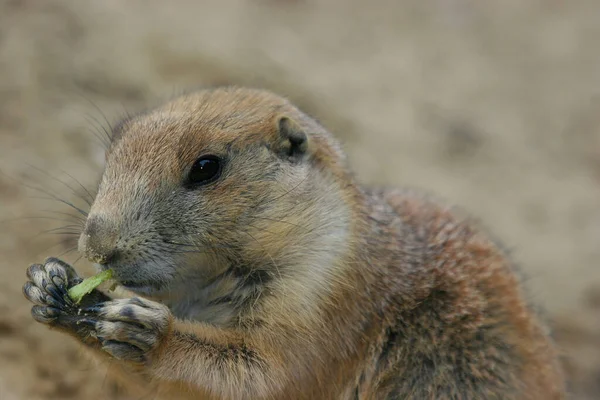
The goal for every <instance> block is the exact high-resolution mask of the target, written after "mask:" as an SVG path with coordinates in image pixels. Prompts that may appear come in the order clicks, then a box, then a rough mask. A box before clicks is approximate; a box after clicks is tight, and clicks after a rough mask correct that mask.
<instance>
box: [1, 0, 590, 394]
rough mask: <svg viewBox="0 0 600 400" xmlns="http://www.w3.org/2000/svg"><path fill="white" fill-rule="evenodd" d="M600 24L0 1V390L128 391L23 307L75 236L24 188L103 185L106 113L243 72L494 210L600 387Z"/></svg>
mask: <svg viewBox="0 0 600 400" xmlns="http://www.w3.org/2000/svg"><path fill="white" fill-rule="evenodd" d="M599 41H600V2H598V1H596V0H588V1H585V0H583V1H568V2H567V1H559V0H539V1H536V0H530V1H517V0H504V1H496V2H482V1H475V0H472V1H469V0H436V1H433V0H432V1H427V2H425V1H404V2H398V1H371V2H366V1H362V0H353V1H348V0H345V1H342V0H328V1H321V2H319V1H316V0H312V1H308V0H305V1H302V0H296V1H292V0H287V1H284V0H279V1H275V0H271V1H266V0H263V1H259V0H255V1H242V0H239V1H224V0H222V1H183V0H178V1H173V2H167V1H159V0H154V1H143V2H142V1H117V0H104V1H101V2H98V1H82V0H64V1H57V0H46V1H41V0H38V1H35V0H28V1H26V0H21V1H19V0H12V1H9V0H2V1H0V171H1V172H2V173H1V174H0V221H2V222H0V255H1V257H0V399H2V400H4V399H69V398H72V399H81V398H86V399H117V398H123V399H125V398H127V397H126V396H125V395H124V394H122V393H121V391H119V390H118V389H117V388H116V386H115V385H114V384H113V383H112V382H111V381H110V380H107V379H105V374H104V373H103V370H102V368H101V367H99V366H97V365H95V364H92V363H90V362H88V361H84V360H83V359H82V358H81V355H80V352H79V350H78V348H77V347H76V346H75V345H74V344H73V343H72V342H71V341H70V340H69V339H68V338H66V337H63V336H61V335H59V334H56V333H53V332H49V331H48V330H46V329H45V328H44V327H42V326H39V325H37V324H36V323H34V322H33V320H32V319H31V317H30V315H29V308H30V307H29V304H27V302H26V301H25V300H24V299H23V297H22V295H21V286H22V284H23V283H24V272H25V268H26V267H27V265H28V264H30V263H32V262H36V261H37V262H39V261H40V260H42V259H43V258H44V257H46V256H49V255H58V254H61V253H63V252H65V251H66V250H68V249H70V248H71V247H72V246H73V243H74V242H73V239H72V238H71V237H69V236H60V235H52V234H42V235H39V233H40V232H41V231H44V230H48V229H52V228H54V227H57V226H60V225H61V224H63V223H62V222H60V221H55V220H52V219H42V218H37V217H39V216H45V217H50V218H61V216H60V215H57V214H55V215H52V214H49V213H47V212H46V211H44V210H57V211H61V212H67V211H68V207H66V206H64V205H62V204H60V203H56V202H53V201H52V200H47V199H40V198H39V197H40V196H42V197H48V195H43V194H42V195H40V194H39V192H36V191H35V190H32V189H30V188H28V186H35V187H45V188H46V190H50V191H51V192H52V193H56V194H57V195H58V196H60V197H62V198H66V199H69V200H73V201H76V202H77V201H78V200H77V199H76V197H75V196H74V194H73V193H71V192H70V190H69V189H68V188H66V187H65V186H64V185H62V184H61V183H59V182H58V181H56V180H54V179H53V178H51V177H50V176H53V177H58V178H60V179H64V180H67V181H69V180H70V179H71V178H70V177H69V176H68V175H67V174H69V175H72V176H73V177H74V178H76V179H77V180H79V181H81V182H82V183H83V184H84V185H86V186H87V187H90V188H93V187H94V185H95V182H96V180H97V178H98V176H99V173H100V171H101V168H102V160H103V158H102V157H103V156H102V148H101V146H100V145H99V143H98V140H97V139H96V138H95V137H94V135H93V132H98V131H100V130H101V129H102V128H105V127H107V121H105V117H104V115H105V116H106V118H107V119H108V121H109V122H115V121H117V120H118V119H119V118H120V117H121V116H122V115H124V114H125V113H126V112H128V111H129V112H132V111H136V110H140V109H141V108H143V107H145V106H147V105H149V104H152V103H153V102H156V101H157V100H159V99H161V98H164V97H167V96H170V95H172V94H173V93H176V92H177V91H179V90H181V89H184V88H189V87H190V86H202V85H214V84H229V83H234V84H242V85H252V86H260V87H266V88H270V89H272V90H275V91H278V92H280V93H282V94H284V95H287V96H289V97H290V98H291V99H292V100H294V101H295V102H297V103H298V104H300V106H301V107H303V108H304V109H305V110H306V111H308V112H309V113H312V114H314V115H316V116H317V117H318V118H319V119H320V120H321V121H322V122H323V123H324V124H325V125H326V126H328V127H329V128H330V129H331V130H332V131H333V132H335V133H336V134H337V135H338V136H339V137H340V138H341V139H342V140H343V142H344V143H345V146H346V149H347V151H348V154H349V156H350V159H351V161H352V164H353V165H354V167H355V169H356V171H357V173H358V175H359V177H360V178H361V179H362V180H363V181H365V182H367V183H371V184H394V185H410V186H418V187H422V188H425V189H428V190H432V191H434V192H436V193H438V194H440V195H442V196H443V197H446V198H447V199H448V200H450V201H452V202H454V203H456V204H458V205H461V206H463V207H465V208H466V209H467V210H470V211H471V213H473V214H474V215H476V216H478V217H480V218H481V219H482V220H483V221H485V223H486V225H487V226H488V227H490V228H491V229H492V230H493V231H494V232H495V233H496V235H497V236H499V237H500V238H502V239H503V240H504V242H505V243H506V244H507V246H508V247H509V248H510V249H512V251H513V254H514V257H515V259H516V260H518V262H519V264H521V265H522V267H523V269H524V270H525V271H526V272H527V275H528V280H527V286H528V287H529V289H530V294H531V297H532V299H533V300H534V301H536V302H538V303H539V304H541V305H542V306H543V307H544V308H545V309H546V310H547V314H548V317H549V318H550V320H551V322H552V325H553V327H554V329H555V334H556V337H557V340H558V343H559V345H560V347H561V350H562V351H563V353H564V357H565V365H566V368H567V371H568V372H569V375H570V378H571V388H572V391H573V398H580V399H586V398H587V399H592V398H598V396H600V268H599V266H598V260H599V259H600V246H599V245H598V240H599V239H600V112H599V111H600V52H599V51H598V42H599ZM47 174H49V175H47ZM70 182H72V180H71V181H70ZM71 185H73V187H74V188H75V187H76V185H77V184H75V183H71ZM54 203H56V204H54ZM77 204H79V205H81V206H85V203H83V202H81V201H79V202H78V203H77ZM32 217H34V218H32ZM65 257H66V259H67V260H70V261H75V260H76V259H77V254H74V253H73V252H72V253H69V254H67V255H66V256H65ZM77 266H78V268H79V269H81V270H82V271H85V272H89V266H86V264H85V263H84V262H79V263H77Z"/></svg>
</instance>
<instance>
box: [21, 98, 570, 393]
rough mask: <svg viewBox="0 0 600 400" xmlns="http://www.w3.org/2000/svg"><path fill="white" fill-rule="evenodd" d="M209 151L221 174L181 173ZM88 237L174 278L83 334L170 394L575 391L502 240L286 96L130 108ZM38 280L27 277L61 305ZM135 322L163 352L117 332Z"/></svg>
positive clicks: (149, 272) (133, 271)
mask: <svg viewBox="0 0 600 400" xmlns="http://www.w3.org/2000/svg"><path fill="white" fill-rule="evenodd" d="M281 118H287V119H288V120H286V121H285V123H280V124H279V125H278V121H281ZM282 129H283V130H289V131H290V132H291V133H290V134H289V136H286V132H282ZM303 134H306V137H307V138H308V142H307V146H306V148H299V150H298V152H299V154H298V155H294V156H291V155H289V150H290V146H291V144H290V143H291V142H290V140H291V139H289V138H290V137H292V136H293V135H296V136H293V137H302V135H303ZM203 154H218V155H224V156H225V157H226V159H227V162H226V167H225V169H224V171H223V175H222V177H221V178H220V179H219V180H218V181H217V182H215V183H214V184H211V185H207V186H206V187H203V188H199V189H197V190H188V189H184V188H182V181H183V179H184V178H183V177H184V176H185V171H186V170H187V168H189V166H190V165H191V164H193V163H194V161H195V160H196V159H197V158H198V157H199V156H200V155H203ZM178 245H180V246H183V245H185V246H184V247H178ZM80 248H81V250H82V251H83V252H84V253H86V254H87V256H88V257H89V258H90V259H92V260H94V261H96V262H101V263H103V267H110V268H113V269H114V270H115V273H116V276H117V280H119V281H122V282H125V281H128V280H132V279H137V280H144V279H149V280H152V282H154V283H156V285H158V286H157V289H156V290H152V291H149V292H146V293H142V294H144V296H145V297H146V298H148V299H150V300H144V301H142V300H140V301H137V302H136V301H130V300H127V299H126V300H123V301H121V302H118V301H108V302H107V303H104V305H103V308H102V310H101V311H98V310H97V309H91V310H90V313H91V314H86V315H87V316H88V317H90V316H92V317H93V316H94V310H95V311H97V313H98V315H97V316H96V317H94V318H97V319H98V321H97V322H94V325H93V327H92V328H91V329H90V330H89V331H86V332H82V331H77V332H75V336H76V337H78V338H80V340H85V341H86V342H87V343H88V344H89V346H90V347H92V348H96V349H97V351H98V352H100V353H106V352H108V353H109V354H110V355H112V357H116V360H115V359H114V358H113V359H112V360H113V362H112V364H113V365H114V368H115V369H116V371H117V375H119V376H120V377H121V378H124V379H126V380H128V381H129V380H131V379H133V378H134V377H137V379H141V382H152V383H153V384H154V385H153V386H150V387H152V389H151V390H152V391H153V392H156V393H158V392H161V393H164V394H165V395H166V396H167V397H168V398H176V396H177V395H176V393H179V395H182V396H183V395H186V396H187V395H189V396H191V397H192V398H204V397H205V398H226V399H259V398H264V399H400V398H411V399H412V398H414V399H470V398H477V399H561V398H563V390H564V389H563V381H562V376H561V372H560V369H559V366H558V364H557V358H556V352H555V350H554V348H553V344H552V343H551V340H550V339H549V337H548V334H547V332H546V330H545V328H544V327H543V325H542V324H541V323H540V321H539V319H538V318H537V316H536V315H535V313H534V312H533V311H532V309H531V308H530V307H529V306H528V305H527V303H526V301H525V297H524V296H525V295H524V293H523V291H522V289H521V286H520V284H519V281H518V280H517V278H516V276H515V274H514V272H513V265H512V263H511V261H510V260H509V258H508V257H507V255H506V254H505V253H504V252H503V251H502V250H501V248H500V247H499V246H498V245H496V244H495V243H494V242H493V241H492V240H491V239H490V238H489V237H488V235H486V233H485V232H483V231H482V230H481V229H480V228H479V227H477V226H476V224H475V223H473V222H472V221H470V220H469V219H468V218H465V217H462V216H460V213H457V212H455V211H453V210H450V209H449V208H447V207H445V206H444V205H442V204H440V203H438V202H436V201H434V200H431V199H429V198H427V197H425V196H422V195H419V194H417V193H413V192H408V191H400V190H370V189H365V188H363V187H361V186H360V185H358V184H357V183H356V182H355V180H354V178H353V177H352V175H351V173H350V172H349V170H348V168H347V167H346V164H345V158H344V155H343V153H342V152H341V150H340V147H339V145H338V144H337V142H336V141H335V140H334V139H333V137H332V136H331V135H330V134H329V133H328V132H327V131H326V130H325V129H324V128H323V127H322V126H320V125H319V124H318V123H316V122H315V121H314V120H312V119H311V118H309V117H307V116H306V115H305V114H303V113H301V112H300V111H299V110H298V109H297V108H295V107H294V106H293V105H291V104H290V103H289V102H287V101H286V100H284V99H282V98H280V97H278V96H276V95H273V94H271V93H269V92H265V91H258V90H249V89H235V88H221V89H216V90H207V91H201V92H198V93H194V94H190V95H186V96H183V97H181V98H178V99H175V100H174V101H172V102H169V103H167V104H166V105H164V106H162V107H160V108H158V109H156V110H153V111H151V112H149V113H146V114H143V115H140V116H137V117H134V118H132V119H131V120H128V121H125V122H124V123H123V124H121V125H120V127H119V128H118V129H117V130H116V132H115V138H114V140H113V144H112V146H111V149H110V151H109V152H108V154H107V166H106V171H105V173H104V176H103V179H102V182H101V184H100V188H99V192H98V196H97V198H96V200H95V202H94V204H93V206H92V208H91V210H90V214H89V217H88V224H87V226H86V230H85V231H84V232H83V234H82V237H81V240H80ZM190 248H191V249H195V250H197V251H181V250H182V249H183V250H186V249H190ZM47 265H49V264H47ZM44 268H46V270H48V269H49V268H50V267H48V266H46V267H44ZM38 269H39V270H40V271H42V270H43V268H42V267H39V268H38ZM36 274H39V276H40V277H41V276H42V275H43V272H39V271H37V270H36V271H34V272H33V276H34V277H35V276H36ZM40 277H38V278H36V279H33V278H31V279H32V281H33V284H31V285H30V286H29V287H27V288H26V290H25V292H26V295H27V296H28V298H30V299H31V300H32V301H34V302H36V304H42V305H44V303H43V300H41V295H39V293H38V292H39V290H38V289H31V287H32V285H33V286H35V282H42V280H43V279H42V278H40ZM43 285H44V284H43V282H42V283H39V284H38V285H37V286H36V287H39V286H43ZM36 296H37V297H36ZM106 300H109V299H106ZM159 303H162V304H164V305H162V304H159ZM46 305H47V304H46ZM36 307H37V306H36ZM124 310H128V311H124ZM43 312H44V311H43V310H42V309H38V311H37V314H35V313H34V316H35V317H36V319H38V320H40V321H41V322H45V323H49V324H50V325H53V324H54V325H53V326H58V327H59V328H61V329H63V330H67V331H68V330H69V328H68V327H69V326H70V325H68V324H69V322H68V321H67V320H66V319H65V320H64V321H67V322H64V323H58V322H56V321H61V320H60V317H56V318H58V319H56V318H55V317H52V318H55V319H52V318H47V316H46V317H42V315H45V314H43ZM84 314H85V313H84ZM53 315H54V314H53ZM44 318H45V319H44ZM73 318H74V317H73ZM130 320H133V321H137V322H138V325H139V323H141V324H142V325H144V324H145V325H144V326H148V327H149V328H147V329H148V330H147V331H144V330H139V329H138V328H137V327H136V328H135V329H138V330H135V329H134V328H133V327H132V326H130V325H127V322H128V321H130ZM94 321H96V320H94ZM110 321H113V322H110ZM114 321H123V324H122V325H119V326H117V325H115V323H114ZM118 323H119V324H121V322H118ZM163 326H164V327H163ZM99 332H100V333H101V334H100V336H101V337H100V338H99V340H95V339H94V338H95V337H96V336H97V335H98V334H99ZM71 333H73V332H71ZM135 335H138V336H139V337H142V336H143V339H141V340H142V342H141V344H140V345H139V346H138V347H140V346H141V347H140V348H145V347H144V345H145V344H146V343H148V349H147V350H144V351H141V352H140V351H138V350H140V349H139V348H138V347H135V348H134V349H133V350H135V352H134V351H133V350H131V349H130V348H128V347H123V346H121V347H115V346H114V342H111V343H112V344H111V343H108V342H106V341H105V340H106V337H112V338H113V339H114V338H116V339H115V340H117V341H119V340H120V341H122V342H124V343H128V341H129V340H130V338H132V337H134V336H135ZM135 337H136V338H137V339H139V338H138V337H137V336H135ZM137 339H136V340H137ZM132 343H134V342H132ZM135 343H137V342H135ZM111 345H112V346H113V347H111ZM128 349H129V350H128ZM130 350H131V351H130ZM119 360H120V361H119ZM142 385H144V384H143V383H142ZM147 388H148V386H146V389H147ZM202 396H204V397H202Z"/></svg>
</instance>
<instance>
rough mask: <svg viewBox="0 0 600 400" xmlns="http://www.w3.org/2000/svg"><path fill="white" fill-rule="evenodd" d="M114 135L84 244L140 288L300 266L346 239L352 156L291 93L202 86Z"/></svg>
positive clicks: (156, 291)
mask: <svg viewBox="0 0 600 400" xmlns="http://www.w3.org/2000/svg"><path fill="white" fill-rule="evenodd" d="M114 135H115V138H114V140H113V143H112V145H111V147H110V149H109V151H108V152H107V158H106V168H105V171H104V174H103V177H102V180H101V182H100V186H99V189H98V195H97V196H96V199H95V201H94V203H93V204H92V207H91V210H90V212H89V216H88V218H87V222H86V225H85V228H84V231H83V233H82V235H81V237H80V240H79V249H80V251H81V252H82V253H83V254H85V255H86V257H87V258H88V259H90V260H91V261H92V262H95V263H97V264H100V265H101V266H102V267H103V268H112V269H113V270H114V272H115V275H116V278H117V280H118V281H120V282H121V283H122V284H124V286H126V287H128V288H129V289H131V290H133V291H138V292H140V293H143V294H147V295H151V296H152V295H160V294H161V293H165V292H173V291H175V290H179V289H181V285H193V286H194V287H202V286H205V285H208V284H210V282H213V281H214V279H215V278H216V277H218V276H219V275H220V274H224V273H231V274H233V273H242V274H243V273H247V272H248V271H258V272H261V273H263V275H262V276H263V277H264V276H268V275H269V274H272V273H277V274H281V273H286V271H288V272H290V271H292V272H291V273H293V267H292V266H293V265H295V264H298V263H300V260H301V259H302V260H303V261H304V262H306V260H310V259H311V257H314V258H315V259H319V258H321V259H322V257H332V254H333V253H335V251H334V252H332V248H339V249H340V251H342V250H341V249H343V247H344V243H345V240H346V237H347V234H348V229H349V220H350V218H349V212H350V210H349V208H350V206H349V205H348V204H349V202H350V200H349V198H348V190H347V189H346V187H347V186H348V179H349V178H348V177H347V173H346V169H345V167H344V162H343V154H342V153H341V151H340V150H339V147H338V145H337V143H336V142H335V140H333V138H332V137H331V135H329V134H328V133H327V132H326V131H325V130H324V129H323V128H322V127H321V126H320V125H319V124H318V123H316V122H315V121H314V120H312V119H310V118H309V117H307V116H306V115H304V114H303V113H301V112H300V111H299V110H298V109H297V108H295V107H294V106H292V105H291V104H290V103H289V102H288V101H286V100H285V99H283V98H281V97H278V96H276V95H274V94H271V93H269V92H264V91H259V90H249V89H233V88H223V89H215V90H208V91H201V92H198V93H195V94H191V95H186V96H183V97H181V98H178V99H175V100H174V101H172V102H170V103H167V104H166V105H164V106H162V107H160V108H158V109H155V110H153V111H151V112H148V113H146V114H143V115H140V116H138V117H134V118H132V119H130V120H128V121H125V122H124V123H123V124H121V126H120V127H119V128H118V129H116V131H115V132H114ZM315 262H316V261H315Z"/></svg>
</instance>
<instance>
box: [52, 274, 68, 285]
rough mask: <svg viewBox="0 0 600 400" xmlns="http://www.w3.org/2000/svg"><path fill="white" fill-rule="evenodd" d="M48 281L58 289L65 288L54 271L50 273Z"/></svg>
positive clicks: (64, 283)
mask: <svg viewBox="0 0 600 400" xmlns="http://www.w3.org/2000/svg"><path fill="white" fill-rule="evenodd" d="M50 279H52V283H53V284H55V285H56V287H58V288H63V287H65V286H66V282H65V280H64V279H63V277H62V276H60V275H58V274H56V273H55V271H50Z"/></svg>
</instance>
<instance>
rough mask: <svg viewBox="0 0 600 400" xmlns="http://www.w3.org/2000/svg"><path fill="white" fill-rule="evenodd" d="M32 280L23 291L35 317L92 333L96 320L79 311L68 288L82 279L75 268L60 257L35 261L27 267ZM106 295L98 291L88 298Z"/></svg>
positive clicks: (79, 332)
mask: <svg viewBox="0 0 600 400" xmlns="http://www.w3.org/2000/svg"><path fill="white" fill-rule="evenodd" d="M27 277H28V278H29V281H27V282H26V283H25V285H24V286H23V294H24V295H25V297H26V298H27V299H28V300H29V301H31V302H32V303H33V304H34V306H33V307H32V308H31V315H32V316H33V318H34V319H35V320H36V321H38V322H40V323H43V324H46V325H49V326H52V327H56V328H59V329H62V330H66V331H69V332H71V333H75V334H77V335H78V336H79V337H81V338H82V339H84V338H87V337H89V336H90V335H89V334H90V329H91V328H93V326H94V323H95V321H93V320H90V319H87V318H85V317H84V316H83V317H82V316H81V315H79V309H80V307H78V306H77V305H76V304H75V303H74V302H73V301H72V300H71V298H70V297H69V295H68V293H67V290H68V289H69V288H70V287H72V286H75V285H77V284H78V283H80V282H81V281H82V279H81V278H80V277H78V276H77V273H76V272H75V270H74V269H73V268H72V267H71V266H70V265H69V264H67V263H65V262H64V261H61V260H59V259H58V258H53V257H51V258H48V259H46V261H44V263H43V264H33V265H31V266H30V267H29V268H28V269H27ZM106 298H107V297H106V296H104V295H103V294H102V293H100V292H98V291H95V293H94V292H93V293H92V294H91V295H89V298H88V299H86V300H87V301H88V302H97V301H102V300H105V299H106Z"/></svg>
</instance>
